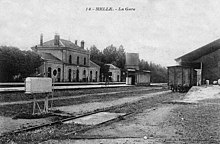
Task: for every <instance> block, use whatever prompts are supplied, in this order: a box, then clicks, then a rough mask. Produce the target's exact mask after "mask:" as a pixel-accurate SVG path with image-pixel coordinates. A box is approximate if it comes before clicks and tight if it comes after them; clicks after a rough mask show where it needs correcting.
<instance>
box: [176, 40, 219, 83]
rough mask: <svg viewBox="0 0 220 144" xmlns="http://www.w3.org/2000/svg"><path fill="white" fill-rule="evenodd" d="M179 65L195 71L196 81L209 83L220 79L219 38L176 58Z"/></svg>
mask: <svg viewBox="0 0 220 144" xmlns="http://www.w3.org/2000/svg"><path fill="white" fill-rule="evenodd" d="M175 60H176V62H178V63H179V65H181V66H188V67H192V68H193V69H195V70H196V71H197V74H196V76H195V77H196V78H197V83H199V84H204V83H205V81H206V80H209V82H210V83H213V81H217V80H218V79H220V39H218V40H215V41H213V42H211V43H209V44H207V45H205V46H202V47H200V48H198V49H196V50H194V51H192V52H189V53H187V54H185V55H183V56H181V57H179V58H177V59H175Z"/></svg>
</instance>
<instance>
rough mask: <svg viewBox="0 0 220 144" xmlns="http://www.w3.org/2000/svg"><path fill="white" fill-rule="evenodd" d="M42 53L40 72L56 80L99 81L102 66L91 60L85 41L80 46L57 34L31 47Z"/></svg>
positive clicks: (41, 39)
mask: <svg viewBox="0 0 220 144" xmlns="http://www.w3.org/2000/svg"><path fill="white" fill-rule="evenodd" d="M31 49H32V50H33V51H35V52H37V53H38V54H39V55H41V57H42V59H43V60H44V63H43V65H42V66H41V67H40V69H39V71H40V73H41V74H42V75H43V76H45V77H51V78H53V79H54V81H56V82H94V81H97V82H98V81H99V74H100V67H99V66H98V65H96V64H95V63H94V62H92V61H90V54H89V51H87V50H85V49H84V41H81V43H80V46H79V45H78V44H77V41H75V43H73V42H71V41H69V40H64V39H60V36H59V35H57V34H56V35H55V36H54V39H52V40H49V41H46V42H43V35H41V37H40V44H39V45H36V46H34V47H32V48H31Z"/></svg>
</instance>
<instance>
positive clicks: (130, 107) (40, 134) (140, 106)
mask: <svg viewBox="0 0 220 144" xmlns="http://www.w3.org/2000/svg"><path fill="white" fill-rule="evenodd" d="M183 96H184V94H179V93H166V94H161V95H156V96H154V97H150V98H146V99H142V100H139V101H136V102H134V103H129V104H128V103H126V104H122V105H120V106H113V107H112V108H111V109H110V110H109V111H110V112H121V113H127V112H135V113H136V114H138V113H141V112H143V111H145V110H146V109H150V108H152V107H157V106H158V105H161V103H162V102H164V101H167V100H174V99H180V98H182V97H183ZM81 127H86V126H85V125H74V124H66V125H56V126H52V127H46V128H43V129H39V130H36V131H32V132H26V133H21V134H18V135H14V136H13V135H9V136H7V137H4V138H2V139H1V140H2V142H5V141H7V140H12V141H15V142H17V143H38V142H42V141H45V140H49V139H61V140H62V139H65V138H66V137H65V136H64V135H63V134H64V133H66V132H69V131H73V130H74V129H78V128H81Z"/></svg>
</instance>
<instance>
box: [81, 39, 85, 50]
mask: <svg viewBox="0 0 220 144" xmlns="http://www.w3.org/2000/svg"><path fill="white" fill-rule="evenodd" d="M84 44H85V42H84V41H83V40H82V41H81V48H83V49H84Z"/></svg>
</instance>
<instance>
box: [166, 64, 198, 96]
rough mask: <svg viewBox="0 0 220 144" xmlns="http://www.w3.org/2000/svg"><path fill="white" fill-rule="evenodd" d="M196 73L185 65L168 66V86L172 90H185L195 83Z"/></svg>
mask: <svg viewBox="0 0 220 144" xmlns="http://www.w3.org/2000/svg"><path fill="white" fill-rule="evenodd" d="M196 77H197V73H196V71H195V70H194V69H193V68H191V67H187V66H171V67H168V87H169V89H171V90H172V91H173V92H174V91H179V92H187V91H188V90H189V89H190V88H191V87H192V86H193V85H196V81H197V79H196Z"/></svg>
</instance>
